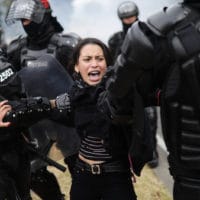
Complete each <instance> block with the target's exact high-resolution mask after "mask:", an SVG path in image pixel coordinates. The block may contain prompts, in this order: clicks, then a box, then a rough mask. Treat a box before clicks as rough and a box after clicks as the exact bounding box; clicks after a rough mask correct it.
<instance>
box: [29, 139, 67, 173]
mask: <svg viewBox="0 0 200 200" xmlns="http://www.w3.org/2000/svg"><path fill="white" fill-rule="evenodd" d="M27 149H28V150H29V151H30V152H32V153H34V154H36V156H37V157H39V158H41V159H42V160H43V161H45V162H46V163H47V164H48V165H50V166H53V167H56V168H57V169H59V170H60V171H62V172H65V171H66V167H64V166H63V165H61V164H59V163H58V162H56V161H54V160H52V159H51V158H49V157H48V156H46V155H44V154H42V153H41V152H39V151H38V150H36V149H35V148H34V147H33V146H32V144H30V143H27Z"/></svg>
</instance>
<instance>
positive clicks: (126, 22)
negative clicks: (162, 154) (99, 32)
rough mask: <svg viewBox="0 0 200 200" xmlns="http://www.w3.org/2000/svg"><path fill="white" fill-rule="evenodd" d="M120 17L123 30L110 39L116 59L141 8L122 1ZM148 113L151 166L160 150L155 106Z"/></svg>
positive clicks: (148, 109)
mask: <svg viewBox="0 0 200 200" xmlns="http://www.w3.org/2000/svg"><path fill="white" fill-rule="evenodd" d="M117 14H118V17H119V19H120V21H121V23H122V27H123V30H122V31H119V32H117V33H115V34H114V35H112V36H111V38H110V39H109V40H108V45H109V49H110V52H111V55H112V56H113V58H114V59H115V60H116V58H117V56H118V55H119V54H120V53H121V46H122V43H123V41H124V38H125V36H126V33H127V31H128V29H129V28H130V27H131V26H132V24H134V23H135V22H137V21H138V20H139V9H138V6H137V5H136V4H135V3H134V2H133V1H124V2H122V3H121V4H120V5H119V6H118V9H117ZM144 112H145V114H146V118H147V120H146V123H149V125H148V126H147V127H149V130H147V131H150V132H151V135H152V140H151V141H150V142H151V144H152V146H153V149H154V152H153V159H152V160H151V161H149V163H148V165H149V167H151V168H155V167H157V166H158V160H159V159H158V151H157V140H156V132H157V110H156V107H155V106H151V107H146V108H145V110H144Z"/></svg>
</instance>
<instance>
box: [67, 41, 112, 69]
mask: <svg viewBox="0 0 200 200" xmlns="http://www.w3.org/2000/svg"><path fill="white" fill-rule="evenodd" d="M87 44H96V45H98V46H99V47H101V49H102V51H103V54H104V57H105V60H106V64H107V66H110V65H112V64H113V60H112V57H111V54H110V51H109V49H108V47H107V46H106V45H105V44H104V43H103V42H102V41H101V40H99V39H97V38H85V39H82V40H80V41H79V43H78V44H77V45H76V47H75V48H74V51H73V57H72V62H71V63H70V67H69V69H70V71H71V72H72V71H73V72H74V66H75V65H76V64H77V63H78V60H79V56H80V52H81V49H82V48H83V47H84V46H85V45H87Z"/></svg>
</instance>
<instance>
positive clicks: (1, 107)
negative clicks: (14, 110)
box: [0, 100, 11, 127]
mask: <svg viewBox="0 0 200 200" xmlns="http://www.w3.org/2000/svg"><path fill="white" fill-rule="evenodd" d="M7 102H8V101H6V100H5V101H1V102H0V127H8V126H10V124H11V123H10V122H3V118H4V117H5V115H6V113H7V112H9V111H10V110H11V106H10V105H8V104H7Z"/></svg>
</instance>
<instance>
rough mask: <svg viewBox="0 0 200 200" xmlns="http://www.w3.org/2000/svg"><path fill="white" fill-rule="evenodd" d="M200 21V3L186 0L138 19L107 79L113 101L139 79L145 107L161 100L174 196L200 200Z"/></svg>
mask: <svg viewBox="0 0 200 200" xmlns="http://www.w3.org/2000/svg"><path fill="white" fill-rule="evenodd" d="M199 21H200V3H199V1H198V0H184V1H183V3H179V4H178V5H175V6H173V7H171V8H164V9H163V10H162V11H161V12H159V13H156V14H155V15H153V16H151V17H149V18H148V20H147V23H142V22H137V23H135V24H134V25H133V26H132V27H131V28H130V30H129V31H128V33H127V36H126V38H125V40H124V43H123V46H122V50H121V51H122V53H121V55H120V56H119V57H118V59H117V61H116V63H115V70H116V71H117V72H116V73H114V76H112V77H111V79H110V81H109V82H108V83H107V89H108V95H107V96H108V98H109V99H112V102H117V101H116V100H117V99H121V98H123V97H124V96H125V95H126V94H127V93H128V91H129V89H130V87H131V85H132V81H133V80H135V83H136V86H137V90H138V91H139V93H140V94H141V95H142V97H143V100H144V103H145V104H146V105H148V104H150V103H151V105H153V104H160V106H161V120H162V128H163V135H164V139H165V142H166V145H167V149H168V151H169V156H168V161H169V166H170V173H171V175H172V176H173V178H174V191H173V197H174V199H175V200H188V199H191V200H199V199H200V157H199V152H200V148H199V146H200V139H199V133H200V129H199V124H200V121H199V120H200V119H199V108H200V107H199V105H200V104H199V102H200V96H199V92H200V79H199V77H200V74H199V73H200V71H199V67H200V60H199V53H200V32H199ZM122 83H123V84H122ZM155 97H156V98H155ZM114 100H115V101H114ZM114 108H115V109H116V108H118V107H117V106H116V105H115V107H114ZM116 112H117V110H116Z"/></svg>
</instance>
